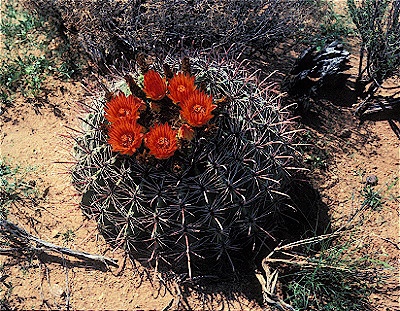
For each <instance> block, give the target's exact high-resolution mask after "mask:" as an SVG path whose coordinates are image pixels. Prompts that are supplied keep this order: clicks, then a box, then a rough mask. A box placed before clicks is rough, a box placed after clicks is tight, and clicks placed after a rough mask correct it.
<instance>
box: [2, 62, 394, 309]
mask: <svg viewBox="0 0 400 311" xmlns="http://www.w3.org/2000/svg"><path fill="white" fill-rule="evenodd" d="M356 61H357V59H352V63H354V64H356ZM393 83H397V82H393ZM45 88H47V89H49V90H51V92H50V93H49V95H48V102H47V103H45V104H44V106H43V107H41V108H40V109H33V105H32V103H31V102H30V101H28V100H26V99H25V98H23V97H22V96H17V97H16V99H15V101H14V107H12V108H8V109H7V110H6V111H5V112H4V113H3V114H2V115H1V116H0V120H1V134H0V140H1V157H6V159H7V161H8V162H9V163H12V164H15V165H16V164H19V165H21V166H23V167H35V170H34V171H33V172H32V173H30V175H29V176H28V178H29V179H31V180H35V182H36V185H37V187H38V188H39V189H40V193H41V194H42V195H43V194H44V195H43V198H42V199H41V200H40V204H39V205H37V206H35V205H32V204H25V205H16V206H13V207H11V208H10V217H9V220H10V221H12V222H14V223H16V224H18V225H19V226H20V227H23V228H24V229H25V230H27V231H28V232H30V233H31V234H33V235H36V236H38V237H40V238H41V239H43V240H46V241H49V242H52V243H55V244H58V245H65V246H66V247H69V248H71V249H74V250H82V251H85V252H89V253H92V254H102V255H105V256H108V257H111V258H114V259H115V260H116V261H117V262H118V263H119V264H120V265H121V267H122V266H123V267H124V268H123V269H119V268H114V267H109V269H108V270H105V269H104V268H102V267H101V266H99V265H93V264H92V265H90V264H85V263H83V262H82V261H79V260H76V259H74V258H71V257H63V256H61V255H57V254H50V253H49V255H48V256H41V261H39V260H33V261H32V262H26V261H21V260H19V258H12V257H9V256H0V266H2V267H3V268H2V274H3V275H4V274H6V275H9V277H8V278H7V281H8V282H11V283H12V284H13V291H12V295H11V298H10V305H11V306H13V307H15V308H16V309H19V310H21V309H33V310H38V309H59V308H61V309H64V308H66V306H67V304H69V305H70V307H71V309H74V310H88V309H91V310H99V309H108V310H121V309H130V310H162V309H163V308H165V307H166V306H168V305H170V306H171V309H175V308H177V306H178V301H179V299H178V298H177V297H179V292H178V290H177V289H176V288H175V287H173V286H165V284H163V282H162V281H161V280H160V279H159V278H158V277H157V276H155V275H148V274H147V272H146V270H144V269H143V268H141V267H140V266H137V267H134V265H133V264H132V263H131V262H130V260H129V259H126V258H125V257H124V255H123V253H122V252H121V251H120V250H119V249H112V248H110V246H108V245H107V244H106V243H105V241H104V239H103V238H102V237H101V235H99V233H98V230H97V226H96V223H95V221H94V220H93V219H87V218H86V217H84V216H83V214H82V211H81V210H80V208H79V202H80V196H79V194H78V193H76V191H75V189H74V188H73V187H72V186H71V183H70V177H69V175H68V167H69V164H68V163H67V164H63V163H60V162H69V161H72V160H73V159H72V157H71V141H70V140H68V139H67V138H66V137H64V136H63V135H66V134H67V133H68V132H69V131H70V130H69V129H68V128H67V127H69V128H77V129H78V128H79V122H78V120H77V115H78V113H79V111H78V110H79V109H78V106H79V102H81V101H86V102H87V101H88V99H87V98H86V97H85V96H84V94H86V91H85V90H84V88H83V87H82V85H81V84H80V82H79V81H70V82H62V81H59V80H56V79H53V78H48V79H47V80H46V83H45ZM326 105H327V106H326V107H327V109H326V110H324V111H325V112H326V111H329V109H332V110H334V111H335V113H334V114H332V117H333V115H334V116H335V117H336V118H338V120H336V121H337V122H336V121H332V120H335V119H333V118H332V120H329V117H330V115H329V114H327V115H326V119H325V120H323V122H322V126H319V127H318V128H317V127H315V126H313V125H312V124H311V125H306V126H305V127H306V129H307V130H309V131H310V132H311V133H313V135H315V136H316V137H317V141H316V144H319V146H320V147H321V148H326V149H327V150H329V151H330V156H331V158H330V159H329V161H328V162H329V163H328V165H327V168H326V169H324V170H322V169H321V170H319V169H315V170H313V171H312V172H311V173H310V177H311V178H313V180H314V182H313V183H314V185H315V187H316V188H317V189H318V190H319V191H320V193H321V195H322V198H323V201H324V203H325V204H326V205H327V206H328V208H329V212H330V216H331V217H332V218H333V220H334V223H335V225H336V226H340V224H341V223H343V222H344V221H346V220H347V218H346V217H348V216H349V215H351V214H352V213H353V212H354V211H355V210H356V209H357V208H359V207H360V204H361V203H360V201H362V199H363V198H361V197H360V190H361V189H362V187H363V186H364V185H365V184H364V183H365V178H366V177H367V176H369V175H376V176H377V177H378V185H377V186H376V187H375V188H376V189H377V190H381V191H383V192H382V196H384V198H385V199H386V200H385V201H384V203H383V205H382V206H381V207H380V208H378V209H375V210H372V209H371V210H369V211H368V219H369V220H368V221H367V222H366V223H365V228H364V229H365V230H364V235H365V236H366V237H367V238H365V239H364V240H363V241H362V243H364V245H365V251H366V252H370V253H375V254H376V258H377V259H379V260H384V261H386V262H387V263H389V264H390V265H392V266H394V267H398V255H399V202H398V200H395V199H391V196H398V195H399V188H398V187H399V186H398V184H396V185H395V187H394V188H392V189H391V190H390V191H389V192H387V193H384V191H385V190H386V189H387V184H390V183H392V182H394V180H395V178H398V177H399V167H400V156H399V142H400V140H399V138H398V137H396V135H395V134H394V132H393V131H392V129H391V127H390V125H389V124H388V122H387V121H380V122H365V123H364V124H363V125H360V124H359V122H358V121H357V120H356V119H355V118H354V117H353V115H352V111H353V108H352V107H348V106H345V105H344V106H335V105H334V104H332V103H329V102H327V103H326ZM328 108H329V109H328ZM333 123H334V124H333ZM323 128H325V130H324V131H323V130H321V129H323ZM344 129H346V130H347V133H349V134H347V135H345V136H346V137H341V136H340V135H339V134H340V133H342V130H344ZM68 230H72V231H73V232H74V234H75V236H74V237H73V239H71V240H69V241H66V240H65V239H63V234H62V233H65V232H67V231H68ZM397 276H398V275H397ZM226 286H228V285H226ZM232 286H234V287H235V288H232V289H231V290H230V291H224V290H223V289H222V290H221V288H216V289H215V291H214V292H209V293H205V294H204V295H200V294H199V293H198V292H196V291H193V292H192V293H191V294H190V295H189V298H188V299H187V300H180V301H179V303H181V306H185V305H187V306H190V308H192V309H193V310H203V309H210V310H215V309H217V308H218V309H222V308H223V307H225V308H228V309H230V310H262V308H261V307H260V306H259V304H258V303H257V301H256V299H255V298H257V299H258V300H259V298H260V295H261V294H260V293H253V295H252V297H250V298H249V297H248V296H246V295H245V294H243V292H245V290H244V288H246V287H249V286H251V285H250V284H247V283H246V282H242V283H238V284H234V285H232ZM228 287H229V286H228ZM256 289H257V288H256ZM256 289H255V290H256ZM224 292H225V293H226V292H231V293H236V294H231V296H229V295H227V294H223V293H224ZM371 304H373V305H375V306H376V307H377V309H378V310H400V308H399V284H398V279H397V278H389V279H386V281H385V283H384V284H383V285H382V293H380V294H376V295H372V296H371Z"/></svg>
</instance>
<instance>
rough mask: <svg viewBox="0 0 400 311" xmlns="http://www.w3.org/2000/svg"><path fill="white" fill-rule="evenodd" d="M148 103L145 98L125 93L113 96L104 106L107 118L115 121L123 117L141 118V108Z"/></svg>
mask: <svg viewBox="0 0 400 311" xmlns="http://www.w3.org/2000/svg"><path fill="white" fill-rule="evenodd" d="M145 107H146V104H145V102H144V101H143V100H141V99H139V98H137V97H134V96H133V95H129V96H128V97H126V96H125V94H124V93H121V94H119V95H117V96H116V97H114V98H112V99H111V101H110V102H109V103H108V104H107V107H105V108H104V111H105V112H106V119H107V120H108V121H109V122H111V123H113V122H118V121H120V120H121V119H125V118H126V119H130V120H136V119H138V118H139V110H143V109H144V108H145Z"/></svg>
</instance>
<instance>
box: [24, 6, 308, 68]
mask: <svg viewBox="0 0 400 311" xmlns="http://www.w3.org/2000/svg"><path fill="white" fill-rule="evenodd" d="M27 2H28V4H29V5H30V7H31V8H33V9H34V10H35V11H36V12H37V13H39V15H42V16H44V17H45V18H47V19H48V20H50V21H51V22H52V23H54V24H55V25H56V26H57V28H58V30H59V32H60V33H61V35H62V36H64V37H65V38H68V40H70V41H71V42H73V43H74V44H75V47H77V48H79V49H81V50H83V51H84V52H85V53H86V54H88V55H89V56H90V57H91V58H92V60H94V61H95V63H97V64H102V63H104V64H111V63H113V62H115V60H116V59H119V58H121V56H126V57H127V58H128V59H130V58H132V56H134V55H135V54H136V52H137V51H143V50H144V51H147V52H148V51H153V52H154V51H158V52H160V51H166V50H171V49H175V48H177V47H182V46H183V47H194V48H208V47H221V46H224V47H229V46H231V45H235V46H236V47H237V48H242V47H243V46H247V47H253V48H257V49H267V48H269V47H271V46H273V45H274V44H276V43H277V42H281V41H282V40H283V38H288V37H291V36H294V35H295V34H296V31H298V29H300V28H301V25H303V23H304V20H306V19H305V18H304V16H305V15H306V14H307V12H310V11H311V8H312V7H313V6H314V5H315V1H275V0H268V1H262V0H251V1H242V0H234V1H223V0H217V1H210V0H195V1H188V0H186V1H159V0H150V1H141V0H123V1H111V0H95V1H90V0H85V1H68V2H66V1H60V0H39V1H27Z"/></svg>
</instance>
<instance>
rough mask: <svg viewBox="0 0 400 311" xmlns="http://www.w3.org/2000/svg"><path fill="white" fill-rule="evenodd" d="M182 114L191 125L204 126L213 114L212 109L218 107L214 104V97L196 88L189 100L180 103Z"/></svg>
mask: <svg viewBox="0 0 400 311" xmlns="http://www.w3.org/2000/svg"><path fill="white" fill-rule="evenodd" d="M180 106H181V108H182V110H181V116H182V118H183V119H185V120H186V121H187V123H189V124H190V125H191V126H195V127H199V126H203V125H204V124H206V123H207V122H208V120H210V119H211V118H212V117H213V115H212V114H211V111H213V110H214V109H215V107H217V106H216V105H213V104H212V97H211V96H208V95H207V94H205V93H203V92H200V91H199V90H196V91H195V92H194V93H193V94H192V95H191V96H190V97H189V98H188V99H187V100H185V101H184V102H182V103H181V104H180Z"/></svg>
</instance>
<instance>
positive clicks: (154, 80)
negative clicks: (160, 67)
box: [143, 70, 167, 100]
mask: <svg viewBox="0 0 400 311" xmlns="http://www.w3.org/2000/svg"><path fill="white" fill-rule="evenodd" d="M143 91H144V92H145V93H146V95H147V97H148V98H151V99H152V100H160V99H163V98H164V96H165V94H166V93H167V83H166V82H165V79H162V78H161V77H160V75H159V74H158V73H157V72H155V71H154V70H149V71H148V72H146V73H145V75H144V89H143Z"/></svg>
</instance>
